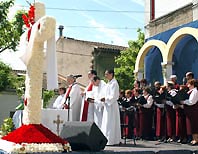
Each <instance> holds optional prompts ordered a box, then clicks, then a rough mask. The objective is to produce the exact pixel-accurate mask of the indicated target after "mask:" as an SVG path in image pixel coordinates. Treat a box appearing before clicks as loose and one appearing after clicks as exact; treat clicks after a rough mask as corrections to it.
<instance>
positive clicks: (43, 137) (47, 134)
mask: <svg viewBox="0 0 198 154" xmlns="http://www.w3.org/2000/svg"><path fill="white" fill-rule="evenodd" d="M2 139H4V140H7V141H11V142H14V143H18V144H21V143H61V144H63V145H64V144H67V143H68V142H67V141H65V140H63V139H61V138H60V137H58V136H57V135H55V134H54V133H52V132H51V131H50V130H49V129H48V128H46V127H44V126H43V125H41V124H29V125H23V126H21V127H20V128H18V129H16V130H14V131H13V132H11V133H9V134H8V135H6V136H4V137H3V138H2Z"/></svg>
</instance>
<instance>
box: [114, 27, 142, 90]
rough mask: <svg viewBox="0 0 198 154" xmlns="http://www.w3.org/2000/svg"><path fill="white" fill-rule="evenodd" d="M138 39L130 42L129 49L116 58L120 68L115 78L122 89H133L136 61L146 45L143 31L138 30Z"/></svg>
mask: <svg viewBox="0 0 198 154" xmlns="http://www.w3.org/2000/svg"><path fill="white" fill-rule="evenodd" d="M137 32H138V38H137V40H136V41H132V40H131V41H129V42H128V45H129V48H127V49H126V50H124V51H121V54H120V56H118V57H116V58H115V62H116V63H117V64H118V66H119V67H117V68H115V76H116V79H117V80H118V82H119V85H120V88H121V89H131V88H132V87H133V82H134V73H133V72H134V69H135V61H136V57H137V55H138V52H139V50H140V49H141V47H142V46H143V45H144V33H143V32H142V31H141V29H138V30H137Z"/></svg>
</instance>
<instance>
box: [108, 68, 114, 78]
mask: <svg viewBox="0 0 198 154" xmlns="http://www.w3.org/2000/svg"><path fill="white" fill-rule="evenodd" d="M106 72H108V73H109V74H112V75H113V77H114V70H113V69H109V70H106Z"/></svg>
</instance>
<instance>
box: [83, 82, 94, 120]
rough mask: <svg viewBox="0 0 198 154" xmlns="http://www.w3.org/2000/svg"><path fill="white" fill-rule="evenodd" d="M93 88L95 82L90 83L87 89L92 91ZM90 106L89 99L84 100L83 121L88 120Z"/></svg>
mask: <svg viewBox="0 0 198 154" xmlns="http://www.w3.org/2000/svg"><path fill="white" fill-rule="evenodd" d="M92 88H93V83H90V84H89V85H88V88H87V91H92ZM88 108H89V102H88V101H87V100H84V106H83V112H82V118H81V121H87V115H88Z"/></svg>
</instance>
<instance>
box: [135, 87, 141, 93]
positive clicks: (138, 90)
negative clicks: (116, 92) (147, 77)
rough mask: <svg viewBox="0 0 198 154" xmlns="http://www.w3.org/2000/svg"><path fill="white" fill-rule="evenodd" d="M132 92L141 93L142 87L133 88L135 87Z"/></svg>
mask: <svg viewBox="0 0 198 154" xmlns="http://www.w3.org/2000/svg"><path fill="white" fill-rule="evenodd" d="M134 92H137V93H138V94H142V89H140V88H135V89H134Z"/></svg>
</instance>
